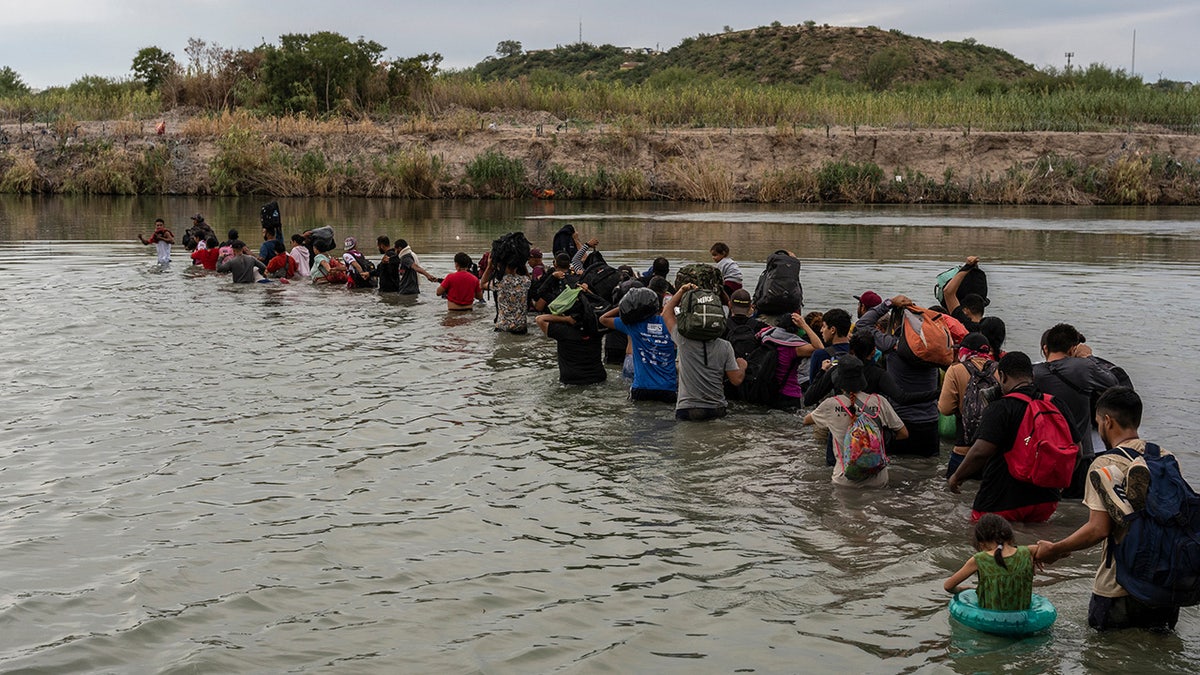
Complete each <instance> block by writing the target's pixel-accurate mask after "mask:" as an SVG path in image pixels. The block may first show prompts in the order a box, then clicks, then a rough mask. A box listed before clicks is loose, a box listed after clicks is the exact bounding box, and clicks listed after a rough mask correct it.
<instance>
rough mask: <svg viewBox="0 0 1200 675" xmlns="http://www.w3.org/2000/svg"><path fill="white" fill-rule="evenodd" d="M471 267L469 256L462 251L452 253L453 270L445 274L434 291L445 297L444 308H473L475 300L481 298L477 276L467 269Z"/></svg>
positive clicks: (456, 309)
mask: <svg viewBox="0 0 1200 675" xmlns="http://www.w3.org/2000/svg"><path fill="white" fill-rule="evenodd" d="M470 267H471V256H469V255H467V254H466V253H464V252H463V251H459V252H458V253H455V254H454V271H453V272H451V273H450V274H447V275H446V277H445V278H444V279H442V283H441V284H440V285H439V286H438V287H437V290H436V291H434V292H435V293H437V295H438V296H439V297H444V298H446V309H448V310H451V311H456V312H459V311H469V310H472V309H474V308H475V301H476V300H483V288H482V287H480V285H479V278H478V277H476V276H475V275H474V274H471V273H470V272H468V271H467V270H468V269H469V268H470Z"/></svg>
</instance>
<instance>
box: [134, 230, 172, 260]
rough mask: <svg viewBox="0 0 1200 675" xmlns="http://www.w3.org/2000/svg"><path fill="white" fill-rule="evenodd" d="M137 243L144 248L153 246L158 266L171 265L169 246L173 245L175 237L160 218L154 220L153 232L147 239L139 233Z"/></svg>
mask: <svg viewBox="0 0 1200 675" xmlns="http://www.w3.org/2000/svg"><path fill="white" fill-rule="evenodd" d="M138 241H140V242H142V244H143V245H144V246H149V245H150V244H154V250H155V251H156V252H157V253H158V264H159V265H169V264H171V244H174V243H175V235H174V234H172V233H171V231H170V230H168V229H167V223H166V221H164V220H163V219H162V218H158V219H155V221H154V232H153V233H151V234H150V238H149V239H147V238H145V237H144V236H142V234H141V233H140V232H139V233H138Z"/></svg>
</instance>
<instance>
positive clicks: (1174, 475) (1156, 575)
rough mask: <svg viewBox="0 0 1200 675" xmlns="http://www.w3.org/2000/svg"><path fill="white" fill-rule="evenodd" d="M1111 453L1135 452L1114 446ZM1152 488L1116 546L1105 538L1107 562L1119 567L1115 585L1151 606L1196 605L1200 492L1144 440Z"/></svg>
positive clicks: (1199, 596)
mask: <svg viewBox="0 0 1200 675" xmlns="http://www.w3.org/2000/svg"><path fill="white" fill-rule="evenodd" d="M1114 452H1120V453H1121V454H1123V455H1125V456H1126V457H1129V455H1131V454H1132V455H1133V456H1134V457H1136V456H1137V454H1136V453H1131V452H1129V451H1126V450H1124V449H1123V448H1118V449H1117V450H1114ZM1144 457H1145V459H1146V468H1148V469H1149V470H1150V490H1149V493H1148V494H1147V495H1146V506H1145V507H1144V508H1142V509H1141V510H1138V511H1134V512H1133V513H1132V514H1130V515H1129V516H1127V517H1126V522H1127V523H1128V525H1129V529H1128V531H1127V532H1126V534H1125V538H1124V539H1122V540H1121V543H1120V544H1117V545H1116V546H1114V545H1113V541H1112V539H1111V538H1110V540H1109V548H1108V550H1109V557H1110V560H1109V561H1108V563H1107V564H1113V562H1114V561H1115V563H1116V565H1117V583H1119V584H1121V587H1122V588H1124V589H1125V590H1126V591H1128V592H1129V594H1130V595H1132V596H1133V597H1134V598H1137V599H1138V600H1140V601H1142V602H1144V603H1146V604H1147V605H1150V606H1152V607H1189V606H1191V605H1195V604H1197V603H1200V496H1197V495H1196V492H1195V491H1194V490H1192V488H1191V486H1190V485H1188V483H1187V481H1186V480H1184V479H1183V475H1182V474H1181V473H1180V472H1179V463H1178V462H1177V461H1175V458H1174V457H1173V456H1169V455H1168V456H1163V455H1162V453H1161V452H1160V451H1159V447H1158V446H1157V445H1155V444H1153V443H1147V444H1146V452H1145V455H1144Z"/></svg>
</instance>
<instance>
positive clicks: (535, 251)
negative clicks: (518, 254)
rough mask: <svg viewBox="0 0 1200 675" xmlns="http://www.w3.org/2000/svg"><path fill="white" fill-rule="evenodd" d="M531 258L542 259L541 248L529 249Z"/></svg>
mask: <svg viewBox="0 0 1200 675" xmlns="http://www.w3.org/2000/svg"><path fill="white" fill-rule="evenodd" d="M529 257H530V258H540V257H542V249H540V248H531V249H529Z"/></svg>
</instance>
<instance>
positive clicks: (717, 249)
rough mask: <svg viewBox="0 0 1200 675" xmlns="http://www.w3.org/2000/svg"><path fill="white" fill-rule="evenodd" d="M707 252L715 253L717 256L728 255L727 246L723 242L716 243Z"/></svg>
mask: <svg viewBox="0 0 1200 675" xmlns="http://www.w3.org/2000/svg"><path fill="white" fill-rule="evenodd" d="M708 252H709V253H716V254H717V255H722V256H727V255H729V244H726V243H725V242H723V241H718V242H717V243H715V244H713V245H712V248H710V249H708Z"/></svg>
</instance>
